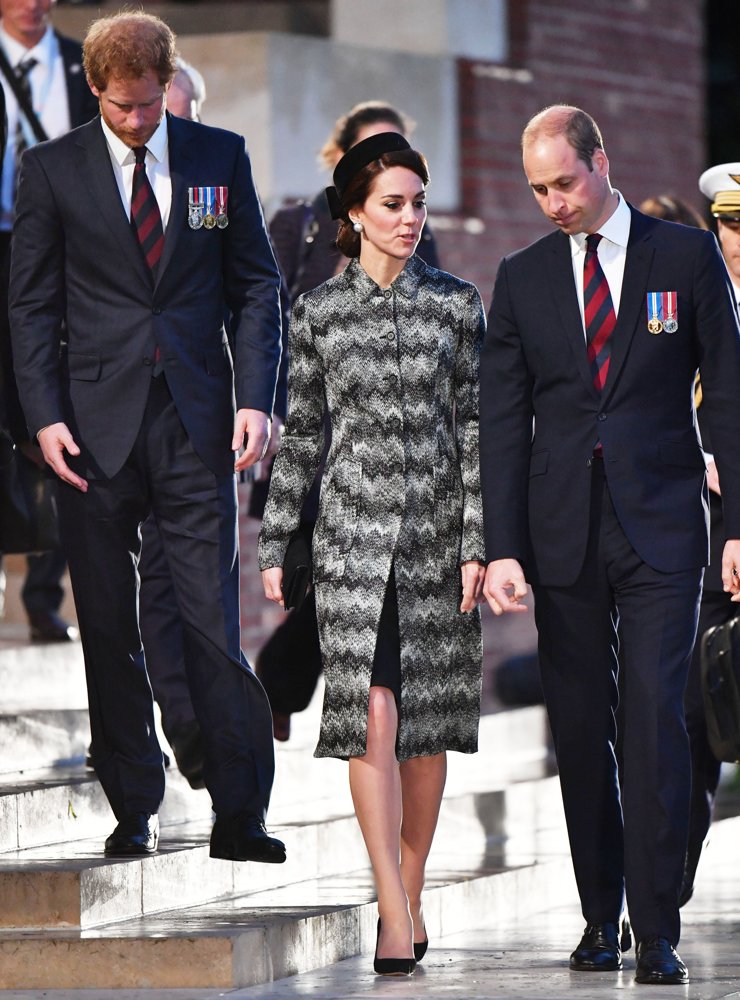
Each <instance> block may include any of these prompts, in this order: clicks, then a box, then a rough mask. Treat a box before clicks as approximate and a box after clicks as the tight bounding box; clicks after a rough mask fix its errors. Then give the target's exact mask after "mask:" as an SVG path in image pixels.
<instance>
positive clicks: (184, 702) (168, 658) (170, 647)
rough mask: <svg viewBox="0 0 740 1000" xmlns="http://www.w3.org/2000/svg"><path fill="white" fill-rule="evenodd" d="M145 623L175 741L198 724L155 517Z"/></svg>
mask: <svg viewBox="0 0 740 1000" xmlns="http://www.w3.org/2000/svg"><path fill="white" fill-rule="evenodd" d="M139 577H140V579H141V586H140V591H139V627H140V629H141V639H142V642H143V644H144V650H145V653H146V669H147V673H148V674H149V680H150V682H151V685H152V691H153V692H154V698H155V700H156V702H157V704H158V705H159V708H160V710H161V712H162V728H163V729H164V732H165V736H166V737H167V739H168V740H169V741H170V742H172V740H173V737H174V736H176V735H177V732H178V730H182V729H186V728H187V727H189V726H192V725H193V724H194V723H196V722H197V719H196V716H195V709H194V708H193V701H192V699H191V697H190V686H189V684H188V676H187V670H186V669H185V649H184V633H183V627H182V617H181V616H180V608H179V607H178V604H177V597H176V596H175V586H174V584H173V582H172V574H171V573H170V567H169V564H168V562H167V557H166V555H165V554H164V546H163V545H162V539H161V537H160V534H159V529H158V528H157V522H156V521H155V519H154V517H148V518H147V519H146V521H144V523H143V524H142V526H141V560H140V562H139Z"/></svg>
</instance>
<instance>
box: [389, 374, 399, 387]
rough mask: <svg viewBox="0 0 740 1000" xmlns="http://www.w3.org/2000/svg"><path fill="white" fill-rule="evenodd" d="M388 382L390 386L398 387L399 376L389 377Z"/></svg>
mask: <svg viewBox="0 0 740 1000" xmlns="http://www.w3.org/2000/svg"><path fill="white" fill-rule="evenodd" d="M386 381H387V382H389V383H390V385H398V375H387V376H386Z"/></svg>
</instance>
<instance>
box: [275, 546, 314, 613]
mask: <svg viewBox="0 0 740 1000" xmlns="http://www.w3.org/2000/svg"><path fill="white" fill-rule="evenodd" d="M312 576H313V558H312V556H311V541H310V536H307V535H306V533H305V532H304V531H303V529H302V528H299V529H298V530H297V531H295V532H294V533H293V534H292V535H291V538H290V542H288V548H287V550H286V552H285V559H283V585H282V591H283V601H284V602H285V610H286V611H290V610H291V609H293V608H300V606H301V605H302V604H303V602H304V601H305V599H306V594H307V593H308V590H309V587H310V586H311V579H312Z"/></svg>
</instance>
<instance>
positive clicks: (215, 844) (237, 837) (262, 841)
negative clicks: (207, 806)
mask: <svg viewBox="0 0 740 1000" xmlns="http://www.w3.org/2000/svg"><path fill="white" fill-rule="evenodd" d="M210 853H211V857H212V858H222V859H223V860H224V861H261V862H263V863H264V864H273V865H281V864H282V863H283V862H284V861H285V844H284V843H283V842H282V840H278V839H277V838H276V837H270V836H268V834H267V831H266V830H265V824H264V823H263V822H262V820H261V819H260V818H259V817H258V816H253V815H241V816H228V817H225V818H220V817H218V816H217V817H216V822H215V823H214V824H213V829H212V830H211V851H210Z"/></svg>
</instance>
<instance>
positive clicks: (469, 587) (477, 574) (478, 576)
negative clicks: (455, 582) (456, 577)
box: [460, 562, 486, 611]
mask: <svg viewBox="0 0 740 1000" xmlns="http://www.w3.org/2000/svg"><path fill="white" fill-rule="evenodd" d="M460 572H461V574H462V604H461V605H460V610H461V611H474V610H475V608H477V607H478V605H479V604H480V602H481V594H482V591H483V577H484V576H485V572H486V571H485V569H484V568H483V566H481V564H480V563H479V562H464V563H463V564H462V565H461V567H460Z"/></svg>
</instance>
